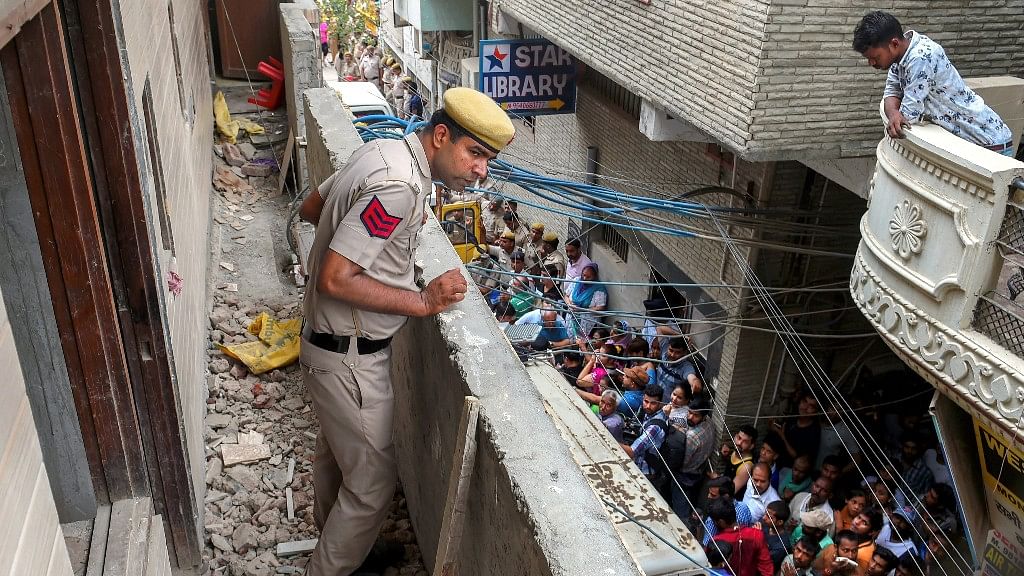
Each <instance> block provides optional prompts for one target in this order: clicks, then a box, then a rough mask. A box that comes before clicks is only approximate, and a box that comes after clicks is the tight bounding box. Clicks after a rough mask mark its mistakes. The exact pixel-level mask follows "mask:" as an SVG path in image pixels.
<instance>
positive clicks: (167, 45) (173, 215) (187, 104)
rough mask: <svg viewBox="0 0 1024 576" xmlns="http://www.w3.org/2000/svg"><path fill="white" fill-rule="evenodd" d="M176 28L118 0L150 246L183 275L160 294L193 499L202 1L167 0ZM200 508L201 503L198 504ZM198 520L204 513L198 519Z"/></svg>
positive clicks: (199, 417) (198, 426)
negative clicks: (176, 288) (163, 202)
mask: <svg viewBox="0 0 1024 576" xmlns="http://www.w3.org/2000/svg"><path fill="white" fill-rule="evenodd" d="M172 2H173V11H174V35H173V37H172V33H171V24H170V17H169V10H168V7H169V6H170V4H169V3H168V2H166V1H164V0H147V1H145V2H136V5H129V4H122V12H121V15H120V17H121V20H122V22H123V29H124V40H125V48H126V58H127V63H126V65H127V67H128V69H129V71H130V86H129V90H130V96H131V98H132V99H133V102H134V105H135V108H136V109H137V116H136V118H137V124H136V126H135V127H134V128H135V129H136V137H137V140H138V142H137V144H138V145H139V146H141V147H142V148H141V151H140V157H141V158H145V159H146V164H147V166H144V167H143V175H144V182H145V183H146V186H147V188H148V189H149V191H150V215H151V216H150V218H149V222H150V223H151V226H152V227H153V235H154V238H155V245H156V247H157V249H158V250H159V251H160V253H159V256H160V258H159V260H160V273H161V274H165V273H166V272H167V271H168V270H170V269H176V270H177V272H178V274H180V275H181V277H182V278H183V279H184V281H185V287H184V290H183V291H182V293H181V295H180V296H177V297H175V296H172V295H171V294H170V293H169V292H168V293H167V294H166V295H165V304H166V313H167V320H168V323H169V325H170V331H171V344H172V347H173V354H174V364H175V373H176V377H177V384H178V399H179V403H180V406H181V417H182V420H183V424H184V427H185V437H186V442H187V446H188V453H189V459H190V463H191V468H192V478H193V486H194V488H195V491H196V496H197V501H198V502H202V501H203V491H204V489H205V483H204V482H203V480H202V479H203V478H204V475H205V472H204V466H205V454H204V450H203V417H204V415H205V413H206V396H207V393H206V389H205V385H206V380H205V373H206V362H205V358H206V356H205V352H206V346H207V336H206V329H207V320H206V317H207V288H208V287H207V282H206V264H207V262H206V260H207V249H208V235H209V209H210V191H211V185H210V175H211V170H212V166H211V161H212V159H211V145H212V142H213V109H212V103H211V94H210V84H209V82H210V73H209V65H208V61H207V49H206V39H205V35H206V34H207V25H206V23H205V19H204V6H205V5H204V4H202V3H197V2H186V1H184V0H172ZM172 42H177V47H178V52H179V55H180V62H181V69H180V78H181V80H180V81H181V91H180V92H181V93H183V94H184V97H185V98H184V102H182V100H181V98H180V96H179V87H178V82H179V80H178V78H179V76H178V70H176V69H175V62H174V57H173V47H172ZM147 80H148V81H149V84H150V90H151V92H152V99H153V110H154V115H155V124H156V126H155V130H156V133H157V135H158V137H159V149H160V154H161V156H162V162H163V172H164V174H163V178H164V181H165V183H166V195H167V209H168V210H169V213H170V222H171V231H172V233H173V237H174V251H173V254H172V252H171V251H169V250H160V248H161V246H160V240H159V233H160V232H159V231H158V230H157V226H158V224H157V223H158V222H159V218H158V216H157V214H158V210H160V209H161V207H160V206H159V205H158V202H157V199H156V195H155V193H154V190H155V188H154V180H153V173H152V170H153V167H152V166H148V164H149V162H148V152H147V149H146V148H145V147H146V131H147V129H149V128H148V127H147V125H146V122H145V120H144V117H143V114H142V110H143V91H144V88H145V85H146V82H147ZM199 510H200V514H202V506H200V507H199ZM197 522H198V523H199V525H200V526H201V525H202V519H201V518H199V519H197Z"/></svg>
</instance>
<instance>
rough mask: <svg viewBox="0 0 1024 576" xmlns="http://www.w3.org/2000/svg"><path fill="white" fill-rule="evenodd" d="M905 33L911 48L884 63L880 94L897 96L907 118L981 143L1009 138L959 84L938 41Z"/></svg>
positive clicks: (997, 120)
mask: <svg viewBox="0 0 1024 576" xmlns="http://www.w3.org/2000/svg"><path fill="white" fill-rule="evenodd" d="M905 36H906V38H907V39H909V40H910V47H909V48H907V52H906V53H905V54H904V55H903V58H901V59H900V61H899V62H896V63H895V64H893V65H892V66H891V67H890V68H889V76H888V78H887V79H886V81H885V94H884V97H885V98H888V97H889V96H895V97H897V98H900V99H901V103H900V112H901V113H902V114H903V116H904V117H905V118H906V119H907V121H909V122H910V123H911V124H917V123H920V122H921V121H923V120H927V121H928V122H931V123H933V124H937V125H939V126H942V127H943V128H945V129H946V130H948V131H949V132H951V133H953V134H954V135H956V136H959V137H960V138H963V139H964V140H967V141H968V142H973V143H975V144H978V145H980V146H991V145H997V144H1005V143H1006V142H1009V141H1011V140H1012V139H1013V135H1012V134H1011V133H1010V128H1009V127H1008V126H1007V125H1006V123H1005V122H1003V121H1002V119H1000V118H999V115H998V114H996V113H995V112H994V111H993V110H992V109H991V108H989V107H988V106H986V105H985V101H984V100H982V98H981V96H978V95H977V94H976V93H975V92H974V90H971V89H970V88H969V87H968V86H967V85H966V84H965V83H964V79H963V78H962V77H961V76H960V73H959V72H957V70H956V67H954V66H953V63H952V62H950V61H949V58H948V57H947V56H946V51H945V50H943V49H942V46H939V45H938V44H936V43H935V42H933V41H932V39H931V38H928V37H927V36H925V35H924V34H918V33H917V32H914V31H913V30H908V31H907V33H906V34H905Z"/></svg>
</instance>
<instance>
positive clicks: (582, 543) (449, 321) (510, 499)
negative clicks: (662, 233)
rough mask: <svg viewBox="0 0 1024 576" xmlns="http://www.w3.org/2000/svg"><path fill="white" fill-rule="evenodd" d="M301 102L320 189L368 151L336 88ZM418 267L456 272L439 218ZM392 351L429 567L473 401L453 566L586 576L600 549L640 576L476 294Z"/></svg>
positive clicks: (423, 323) (409, 480)
mask: <svg viewBox="0 0 1024 576" xmlns="http://www.w3.org/2000/svg"><path fill="white" fill-rule="evenodd" d="M305 102H306V121H307V123H308V127H307V128H308V132H307V133H308V134H309V148H308V151H307V158H308V160H309V173H310V180H311V182H312V183H313V184H317V183H319V182H322V181H323V180H324V179H325V178H326V177H327V176H328V175H330V174H331V173H332V172H333V171H335V170H337V169H339V168H341V167H343V166H344V163H345V161H346V160H347V158H348V157H349V156H350V155H351V153H352V151H354V150H355V149H356V148H357V147H358V146H359V145H360V144H361V142H360V140H359V137H358V135H357V134H356V132H355V130H354V129H353V127H352V123H351V117H350V116H349V114H348V112H347V111H346V110H345V109H344V108H343V107H342V105H341V102H340V101H339V100H338V99H337V98H336V97H335V96H334V94H333V92H332V91H331V90H329V89H318V90H309V91H307V92H306V94H305ZM416 259H417V261H419V262H422V263H423V274H424V278H425V279H428V280H429V279H430V278H433V277H435V276H437V275H438V274H440V273H441V272H443V271H444V270H447V269H449V268H454V267H457V266H459V260H458V258H457V256H456V255H455V252H454V250H452V247H451V245H450V244H449V243H448V240H447V236H445V234H444V233H443V232H442V231H441V229H440V227H439V226H438V225H437V223H436V221H435V220H434V219H432V218H431V219H429V220H428V222H427V225H426V226H425V227H424V230H423V232H422V233H421V234H420V238H419V244H418V248H417V254H416ZM463 273H464V274H466V273H465V272H463ZM467 277H468V274H467ZM392 349H393V360H392V380H393V384H394V388H395V401H396V410H395V414H396V418H395V425H396V430H395V440H396V448H397V451H398V462H399V470H400V475H401V479H402V485H403V488H404V490H405V495H406V498H407V500H408V503H409V511H410V515H411V518H412V521H413V526H414V528H415V530H416V533H417V534H418V535H419V542H420V546H421V549H422V550H423V554H424V558H425V559H426V560H427V563H428V565H429V564H432V563H433V559H434V555H435V554H436V546H437V541H436V537H437V535H438V534H439V533H440V528H441V523H442V517H443V513H444V509H445V498H444V495H445V494H447V487H448V480H449V478H448V476H449V472H450V468H451V461H452V458H453V454H454V446H455V440H456V438H455V435H456V432H457V430H458V423H459V419H460V414H461V411H462V405H463V400H464V398H465V396H467V395H474V396H476V397H478V398H479V399H480V406H481V410H480V419H479V424H478V427H477V430H476V442H477V447H476V465H475V467H474V471H473V475H472V478H471V483H472V484H471V487H470V490H469V500H468V502H467V504H466V507H465V510H466V518H465V527H464V530H463V538H462V542H461V544H460V546H459V548H458V551H457V558H456V561H457V563H458V566H459V570H460V572H464V573H466V574H494V575H496V576H503V575H506V574H507V575H523V576H527V575H529V576H543V575H566V576H569V575H576V574H587V573H590V572H592V571H593V570H594V557H595V554H598V552H595V551H600V553H599V555H600V558H601V568H602V569H603V570H606V571H608V573H614V574H627V575H629V574H638V573H639V572H638V570H637V568H636V565H635V564H634V563H633V561H632V560H631V559H630V557H629V556H628V553H627V552H626V550H625V548H624V547H623V544H622V543H621V541H620V539H619V537H618V536H617V534H616V532H615V529H614V528H613V526H612V524H611V522H610V521H609V520H608V517H607V516H606V513H605V511H604V508H603V505H602V504H601V503H600V502H599V501H598V500H597V498H596V497H595V494H594V492H593V491H592V490H591V488H590V487H589V485H588V484H587V483H586V480H585V479H584V477H583V473H582V471H581V469H580V468H579V466H578V465H576V464H575V462H574V460H573V458H572V456H571V454H570V452H569V448H568V446H567V445H566V444H565V442H564V441H563V440H562V438H561V435H560V434H559V432H558V430H557V429H556V428H555V424H554V422H553V421H552V419H551V417H550V416H549V415H548V414H547V413H546V412H545V405H544V402H543V400H542V398H541V397H540V394H539V393H538V391H537V389H536V387H535V385H534V384H533V383H532V382H531V380H530V377H529V375H528V374H527V372H526V369H525V367H524V366H523V365H522V363H521V362H520V361H519V359H518V357H517V356H516V355H515V354H514V353H513V351H512V349H511V347H510V346H509V344H508V341H507V340H506V339H505V337H504V335H503V334H502V333H501V331H500V329H499V327H498V325H497V323H496V322H494V321H493V320H492V319H491V318H490V314H489V313H488V311H487V309H486V307H485V305H484V303H483V300H482V298H481V297H480V296H479V295H478V294H473V293H471V294H470V295H469V296H468V297H467V299H466V301H464V302H463V303H461V304H459V305H458V306H455V307H454V308H453V310H451V311H449V312H445V313H442V314H440V315H438V316H437V317H432V318H422V319H413V320H411V321H410V322H409V323H408V325H406V327H405V328H403V329H402V331H401V332H399V334H398V335H397V336H396V338H395V341H394V343H393V344H392Z"/></svg>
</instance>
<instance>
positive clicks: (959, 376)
mask: <svg viewBox="0 0 1024 576" xmlns="http://www.w3.org/2000/svg"><path fill="white" fill-rule="evenodd" d="M906 134H907V137H906V138H905V139H901V140H892V139H890V138H885V139H884V140H882V141H881V142H880V143H879V145H878V150H877V157H878V162H877V164H876V167H875V173H874V176H873V178H872V182H871V190H870V192H869V198H868V210H867V213H866V214H865V215H864V217H863V219H862V220H861V224H860V228H861V243H860V247H859V248H858V251H857V258H856V260H855V262H854V266H853V271H852V273H851V278H850V291H851V293H852V294H853V298H854V301H856V303H857V305H858V306H859V307H860V309H861V311H862V312H863V313H864V315H865V316H867V318H868V320H869V321H870V322H871V323H872V324H873V325H874V327H875V329H876V330H878V332H879V333H880V334H881V335H882V337H883V338H884V339H885V341H886V343H887V344H888V345H889V346H890V347H891V348H892V349H893V350H894V351H895V352H896V353H897V354H899V355H900V356H901V357H902V358H903V359H904V360H905V361H906V362H907V364H908V365H910V366H911V367H912V368H913V369H914V370H915V371H917V372H918V373H919V374H921V375H922V376H923V377H925V378H926V379H927V380H928V381H929V382H931V383H932V384H933V385H934V386H935V387H936V388H937V389H939V390H940V391H942V392H943V393H945V394H946V395H948V396H949V397H950V398H952V399H953V400H954V401H956V402H957V403H958V404H959V405H961V406H962V407H963V408H964V409H966V410H967V411H968V412H971V413H973V414H976V415H980V416H982V417H984V418H985V419H986V420H989V421H992V422H994V423H997V424H998V425H1000V426H1002V427H1003V428H1004V429H1006V430H1007V431H1008V432H1009V433H1011V434H1017V433H1018V430H1017V429H1018V422H1019V421H1020V420H1021V419H1022V415H1024V359H1022V357H1021V356H1019V355H1018V354H1017V353H1015V352H1014V351H1013V350H1017V351H1018V352H1019V351H1020V350H1021V349H1024V335H1021V336H1019V337H1017V338H1014V337H1013V335H1011V334H1010V333H1009V332H1007V331H1006V330H1007V329H1006V328H1004V327H1003V326H1004V325H1011V324H1012V322H1009V321H1007V322H1003V323H1002V324H1000V325H999V328H998V333H993V332H992V328H993V326H995V323H993V322H991V321H986V320H987V319H989V317H990V316H992V314H993V311H992V310H991V307H992V306H993V304H992V303H993V302H996V303H998V302H999V300H998V298H999V297H1000V296H999V289H998V288H999V287H1000V286H1003V291H1005V278H1004V280H1003V283H1002V284H1000V273H1001V271H1002V269H1003V264H1004V256H1003V255H1004V254H1006V253H1008V251H1007V250H1006V249H1005V246H1004V244H1006V243H1007V242H1006V238H1005V236H1006V234H1005V227H1004V225H1003V221H1004V215H1005V214H1006V212H1007V208H1008V201H1009V200H1011V199H1013V194H1012V193H1011V182H1012V181H1013V180H1014V178H1016V177H1020V176H1022V175H1024V164H1022V163H1021V162H1018V161H1016V160H1013V159H1012V158H1009V157H1006V156H1002V155H999V154H996V153H994V152H990V151H988V150H985V149H983V148H981V147H978V146H975V145H973V144H970V143H968V142H967V141H965V140H962V139H960V138H958V137H956V136H954V135H952V134H950V133H949V132H946V131H945V130H943V129H941V128H939V127H936V126H932V125H919V126H914V127H913V128H912V129H911V130H908V131H906ZM1017 200H1021V198H1018V199H1017ZM1009 207H1010V211H1011V215H1013V214H1014V212H1013V211H1015V210H1017V208H1015V207H1014V205H1013V204H1009ZM1018 248H1021V249H1022V251H1024V243H1022V244H1020V245H1018ZM1021 262H1024V256H1022V258H1021ZM1004 276H1006V274H1004ZM1022 285H1024V272H1022ZM1022 298H1024V296H1022ZM979 303H980V304H979ZM976 309H978V310H979V311H980V312H979V313H978V315H977V319H978V320H980V321H979V322H978V323H975V319H976V312H975V311H976ZM1022 311H1024V308H1022ZM996 312H1000V313H1002V314H1005V311H1004V310H1003V308H998V309H997V310H996ZM976 327H977V328H976ZM1020 327H1021V326H1020V325H1018V326H1017V328H1020ZM985 331H987V332H988V333H989V334H988V335H986V334H985V333H983V332H985ZM990 336H994V337H990ZM1018 339H1019V343H1018V345H1017V346H1016V347H1014V346H1012V344H1014V343H1015V342H1017V341H1018ZM1008 344H1010V345H1011V346H1008ZM1022 436H1024V435H1022Z"/></svg>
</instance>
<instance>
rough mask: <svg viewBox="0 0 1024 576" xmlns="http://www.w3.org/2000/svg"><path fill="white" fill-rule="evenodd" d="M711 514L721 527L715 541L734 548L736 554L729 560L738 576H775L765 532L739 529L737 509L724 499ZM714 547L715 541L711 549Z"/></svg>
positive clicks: (749, 528) (712, 504) (719, 501)
mask: <svg viewBox="0 0 1024 576" xmlns="http://www.w3.org/2000/svg"><path fill="white" fill-rule="evenodd" d="M708 515H709V516H710V517H711V521H712V522H714V523H715V526H716V527H718V535H717V536H715V538H714V541H715V542H726V543H728V544H729V545H731V546H732V554H731V555H730V557H729V558H727V559H726V561H727V566H729V567H730V568H732V571H733V573H735V574H736V576H772V572H773V571H774V565H773V564H772V557H771V555H770V554H769V553H768V545H767V544H766V543H765V540H764V532H762V531H761V530H758V529H757V528H751V527H742V528H741V527H740V526H738V525H737V524H736V508H735V507H733V505H732V503H731V502H726V501H724V500H722V499H719V500H715V501H714V502H712V503H711V506H710V507H709V510H708ZM714 545H715V544H714V542H712V543H711V544H710V545H709V547H713V546H714Z"/></svg>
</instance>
